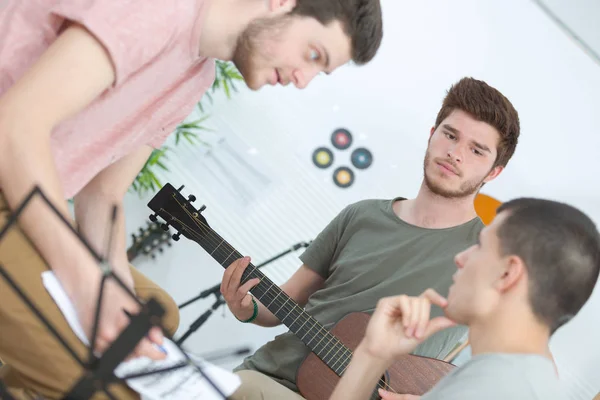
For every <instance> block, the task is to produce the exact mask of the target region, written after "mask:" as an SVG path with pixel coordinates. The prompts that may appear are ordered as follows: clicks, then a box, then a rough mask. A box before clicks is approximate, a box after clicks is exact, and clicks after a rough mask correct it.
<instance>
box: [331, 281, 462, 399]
mask: <svg viewBox="0 0 600 400" xmlns="http://www.w3.org/2000/svg"><path fill="white" fill-rule="evenodd" d="M447 303H448V302H447V300H446V299H445V298H444V297H442V296H441V295H440V294H438V293H437V292H435V291H434V290H433V289H428V290H426V291H425V292H423V293H422V294H421V295H420V296H418V297H409V296H406V295H400V296H393V297H387V298H383V299H381V300H379V302H378V303H377V307H376V309H375V311H374V313H373V316H372V317H371V319H370V321H369V325H368V326H367V330H366V332H365V337H364V338H363V340H362V341H361V343H360V344H359V345H358V347H357V349H356V351H355V352H354V355H353V357H352V361H351V362H350V365H349V366H348V369H347V370H346V372H345V373H344V375H343V376H342V379H341V380H340V382H339V383H338V385H337V386H336V388H335V390H334V392H333V394H332V396H331V399H330V400H342V399H344V400H364V399H368V398H370V396H371V393H372V390H374V388H375V386H376V383H377V381H378V380H379V379H380V378H381V376H382V374H383V373H384V371H385V370H386V368H388V367H389V366H390V365H391V364H392V363H393V362H394V361H395V360H396V359H397V358H399V357H400V356H402V355H405V354H409V353H410V352H411V351H413V350H414V349H415V348H416V347H417V346H418V345H419V344H420V343H422V342H423V341H425V340H426V339H427V338H428V337H430V336H431V335H433V334H434V333H436V332H438V331H440V330H442V329H445V328H449V327H451V326H454V325H455V323H454V322H453V321H451V320H450V319H448V318H446V317H443V316H442V317H436V318H433V319H430V311H431V306H432V304H433V305H437V306H439V307H441V308H442V309H443V308H445V307H446V306H447ZM380 395H385V397H383V396H382V397H383V398H384V399H386V400H388V399H389V400H401V399H402V400H406V399H411V400H413V399H418V396H412V395H402V394H393V393H380ZM403 396H404V397H403ZM407 396H408V397H407ZM411 396H412V397H411Z"/></svg>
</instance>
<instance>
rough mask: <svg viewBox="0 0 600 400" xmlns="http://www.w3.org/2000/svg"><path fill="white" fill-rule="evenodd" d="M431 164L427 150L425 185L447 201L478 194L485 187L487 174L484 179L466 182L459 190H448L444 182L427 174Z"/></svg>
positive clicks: (424, 173) (424, 174)
mask: <svg viewBox="0 0 600 400" xmlns="http://www.w3.org/2000/svg"><path fill="white" fill-rule="evenodd" d="M430 164H432V161H431V155H430V154H429V150H427V152H426V153H425V161H424V162H423V176H424V181H425V185H426V186H427V189H429V190H430V191H431V192H432V193H433V194H436V195H438V196H440V197H444V198H447V199H460V198H465V197H468V196H471V195H472V194H474V193H477V192H478V191H479V190H480V189H481V187H482V186H483V184H484V182H483V181H484V180H485V178H486V177H487V174H486V175H485V176H483V177H482V178H478V179H471V180H468V181H464V182H462V183H461V184H460V186H459V187H458V188H448V187H446V186H445V185H444V183H443V182H440V181H439V180H436V179H435V178H434V177H432V176H430V175H429V174H428V173H427V168H428V166H429V165H430Z"/></svg>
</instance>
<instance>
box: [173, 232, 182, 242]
mask: <svg viewBox="0 0 600 400" xmlns="http://www.w3.org/2000/svg"><path fill="white" fill-rule="evenodd" d="M179 236H181V233H180V232H177V233H174V234H173V236H171V237H172V238H173V240H174V241H178V240H179Z"/></svg>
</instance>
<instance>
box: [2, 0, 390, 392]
mask: <svg viewBox="0 0 600 400" xmlns="http://www.w3.org/2000/svg"><path fill="white" fill-rule="evenodd" d="M232 10H234V12H232ZM0 37H2V41H1V42H0V149H1V150H0V151H1V155H0V225H3V224H4V223H5V222H6V220H7V219H8V217H9V210H10V209H14V208H15V207H16V206H17V205H18V204H19V203H20V202H21V201H22V200H23V199H24V198H25V196H26V195H27V194H28V193H29V192H30V191H31V189H32V188H33V186H34V185H39V187H40V188H41V189H42V190H43V192H44V193H45V194H46V196H47V197H48V198H49V199H50V201H52V202H53V203H54V204H55V205H56V206H57V207H58V209H59V211H61V212H62V213H63V214H64V215H65V216H67V217H68V215H69V213H68V208H67V202H66V199H68V198H74V210H75V222H74V223H75V224H76V226H77V228H78V229H79V231H80V232H81V233H82V234H83V235H84V236H85V237H86V239H87V240H88V241H89V242H90V243H91V245H92V246H93V247H94V248H95V250H96V251H97V252H99V253H100V254H105V251H106V249H105V248H104V247H105V241H106V237H107V236H108V232H107V231H106V229H107V227H108V225H109V224H108V221H109V219H110V212H111V207H112V205H113V204H117V205H119V210H122V201H123V197H124V195H125V193H126V191H127V189H128V188H129V186H130V185H131V183H132V181H133V180H134V178H135V176H136V175H137V174H138V172H139V170H140V169H141V167H142V166H143V164H144V162H145V161H146V160H147V158H148V156H149V155H150V153H151V151H152V149H153V148H156V147H160V145H161V144H162V143H163V142H164V140H165V139H166V137H167V136H168V135H169V134H170V133H171V132H172V131H173V130H174V128H175V127H176V126H177V125H178V124H179V123H180V122H181V121H182V120H183V119H184V118H185V117H186V116H187V115H188V114H189V113H190V112H191V111H192V109H193V107H194V106H195V104H196V103H197V102H198V101H199V100H200V98H201V97H202V95H203V94H204V92H205V91H206V90H207V89H209V88H210V86H211V84H212V82H213V79H214V74H215V71H214V59H221V60H231V61H233V62H234V63H235V65H236V66H237V68H238V69H239V71H240V72H241V74H242V76H243V77H244V80H245V81H246V83H247V85H248V87H249V88H251V89H253V90H257V89H259V88H260V87H262V86H263V85H265V84H271V85H275V84H282V85H286V84H289V83H292V84H294V85H295V86H296V87H298V88H304V87H305V86H306V85H307V84H308V83H309V82H310V81H311V80H312V78H313V77H314V76H315V75H316V74H318V73H321V72H325V73H330V72H332V71H334V70H335V69H336V68H337V67H339V66H341V65H343V64H346V63H347V62H349V61H351V60H352V61H354V63H356V64H365V63H367V62H369V61H370V60H371V59H372V58H373V57H374V56H375V53H376V52H377V50H378V48H379V45H380V42H381V38H382V20H381V9H380V5H379V0H348V1H344V2H340V1H335V0H279V1H275V0H270V1H259V0H219V1H217V0H103V1H100V0H27V1H23V0H5V1H4V2H0ZM114 233H115V240H114V241H113V243H114V246H113V248H112V249H111V252H110V254H111V255H112V256H111V259H110V261H111V264H112V266H113V268H114V271H115V273H116V274H117V275H119V277H120V278H121V279H122V280H123V281H124V282H125V283H126V284H127V285H128V286H129V287H130V288H131V289H132V290H133V291H134V292H135V293H136V294H137V295H139V296H140V297H142V298H147V297H148V296H150V295H152V296H158V297H159V299H160V300H161V301H162V302H163V304H164V305H165V306H167V309H168V310H167V316H166V318H165V321H164V324H165V326H166V327H167V328H168V329H169V331H170V332H171V333H173V332H174V331H175V329H176V328H177V324H178V314H177V307H176V305H175V304H174V303H173V301H172V299H171V298H170V297H169V296H168V295H167V294H166V293H165V292H164V291H162V290H161V289H160V288H159V287H157V286H156V285H155V284H154V283H152V282H150V281H149V280H148V279H147V278H145V277H143V276H142V275H141V274H140V273H139V272H137V271H135V270H134V269H131V268H130V266H129V264H128V262H127V257H126V252H125V246H126V240H125V224H124V218H123V214H122V212H119V214H118V220H117V223H116V227H115V230H114ZM0 263H2V265H3V266H4V268H5V269H7V270H8V272H9V273H10V274H11V276H12V277H13V278H14V279H15V280H16V281H17V282H18V284H19V285H20V286H21V287H23V288H24V289H25V292H26V293H27V295H28V296H30V297H32V298H33V300H34V302H35V304H36V305H37V306H38V307H40V308H41V310H42V311H43V313H44V315H45V316H46V317H47V318H49V319H50V320H51V322H52V323H53V324H54V326H56V327H57V328H58V331H59V332H60V334H61V335H63V336H64V337H66V338H67V341H68V343H69V344H70V345H71V346H73V347H75V348H76V349H77V350H78V352H79V355H80V356H82V358H85V350H86V349H85V346H84V345H83V344H82V343H81V342H80V341H78V339H77V337H76V336H75V334H74V333H73V332H72V331H71V330H70V328H69V327H68V325H67V323H66V321H65V320H64V318H63V317H62V315H61V313H60V311H59V310H58V308H57V307H56V305H55V304H54V302H53V301H52V299H51V298H50V297H49V296H48V294H47V292H46V291H45V288H44V287H43V285H42V282H41V277H40V275H41V273H42V272H43V271H45V270H47V269H48V268H50V269H52V270H53V271H54V273H55V274H56V276H57V277H58V278H59V280H60V282H61V284H62V285H63V287H64V289H65V291H66V292H67V294H68V295H69V297H70V299H71V300H72V302H73V303H74V305H75V307H76V309H77V313H78V316H79V319H80V321H81V323H82V325H83V327H84V329H85V331H86V334H87V335H88V337H89V336H91V329H92V326H91V325H92V320H93V315H94V312H95V308H94V307H95V303H96V299H97V295H98V288H99V286H100V269H99V267H98V265H97V264H96V263H95V262H94V261H93V260H92V258H91V256H90V255H89V254H88V252H87V251H86V250H85V249H84V248H83V247H82V246H81V245H80V244H79V243H78V242H77V240H76V238H74V237H73V235H71V234H70V233H69V232H68V229H67V228H65V227H64V226H63V225H62V224H61V222H60V221H59V220H58V219H57V218H56V216H54V215H53V213H52V212H51V211H50V210H49V209H48V207H46V206H45V205H44V204H43V203H42V201H41V200H40V199H37V200H35V201H33V202H32V203H31V204H30V205H29V207H28V208H27V209H26V211H25V212H24V213H23V215H22V217H21V218H20V219H19V229H15V228H13V229H12V230H11V231H10V232H9V233H8V234H7V235H5V237H4V238H3V240H2V242H1V243H0ZM123 309H125V310H128V311H130V312H134V313H135V311H136V305H135V303H134V302H132V301H131V300H130V299H129V298H128V297H127V295H126V294H124V292H123V291H122V290H119V289H118V288H116V287H115V286H114V285H113V284H109V285H107V287H106V289H105V293H104V303H103V306H102V318H101V322H100V326H99V331H98V335H97V346H96V348H95V350H96V351H97V352H100V353H101V352H102V351H104V350H105V349H106V348H107V347H108V346H109V344H110V343H111V342H112V341H113V340H114V339H115V338H116V336H117V335H118V334H119V332H120V331H121V330H122V329H123V328H124V327H125V326H126V325H127V323H128V319H127V317H126V316H125V313H123ZM0 327H1V332H2V333H1V340H0V358H1V359H2V360H3V361H4V362H6V363H7V364H8V365H9V366H10V367H11V369H10V371H9V373H8V374H6V373H5V376H4V378H5V380H6V382H8V385H9V387H10V388H11V390H12V392H13V393H15V394H16V395H24V393H28V394H39V395H42V396H44V397H46V398H60V397H62V396H64V394H65V393H66V392H67V391H68V390H69V389H70V387H71V385H73V384H74V383H75V381H76V380H77V379H78V378H79V377H80V374H81V372H82V370H81V369H80V368H79V367H78V365H77V364H76V362H75V361H74V360H73V359H72V358H71V357H70V356H69V355H68V354H67V352H66V351H64V349H63V348H62V347H61V346H60V344H59V343H58V342H57V341H56V340H55V339H54V338H53V337H52V336H51V335H49V333H48V332H47V331H46V329H45V328H44V326H43V325H42V324H41V323H40V322H39V321H38V320H37V318H36V317H34V316H33V315H32V314H31V312H29V310H28V309H27V308H26V306H25V305H24V304H23V303H22V301H21V300H20V299H19V298H18V297H17V295H16V294H15V293H14V291H13V290H12V289H11V288H10V287H9V286H8V285H7V284H6V283H5V282H4V280H0ZM161 340H162V337H161V333H160V331H159V330H158V329H154V330H152V331H151V334H150V335H149V339H148V340H145V341H143V342H141V343H140V344H139V345H138V347H137V348H136V351H135V353H134V354H133V356H148V357H151V358H155V359H160V358H162V357H164V355H163V354H162V353H160V352H159V351H158V350H157V349H156V347H155V346H154V345H153V342H154V343H160V342H161ZM115 393H116V394H117V397H118V398H128V397H131V396H135V394H133V393H132V392H131V391H129V390H127V389H126V388H123V387H120V388H119V389H118V390H116V391H115Z"/></svg>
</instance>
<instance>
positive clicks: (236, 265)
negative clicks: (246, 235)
mask: <svg viewBox="0 0 600 400" xmlns="http://www.w3.org/2000/svg"><path fill="white" fill-rule="evenodd" d="M249 263H250V258H240V259H238V260H236V261H234V262H233V263H232V264H231V265H230V266H229V267H228V268H227V269H226V270H225V273H224V274H223V280H222V282H221V293H222V294H223V297H224V298H225V301H226V302H227V306H228V307H229V309H230V310H231V312H232V313H233V315H235V317H236V318H237V319H239V320H241V321H245V320H247V319H248V318H250V317H251V316H252V314H253V312H254V305H253V303H252V296H251V295H250V294H248V291H249V290H250V289H251V288H252V287H254V286H256V285H257V284H258V283H259V282H260V280H259V279H258V278H253V279H250V280H248V281H247V282H245V283H244V284H241V285H240V280H241V277H242V274H243V273H244V270H245V269H246V268H247V267H248V265H249ZM324 283H325V279H323V277H322V276H321V275H319V274H318V273H317V272H315V271H313V270H312V269H310V268H309V267H308V266H306V265H302V266H301V267H300V268H299V269H298V270H297V271H296V272H295V273H294V274H293V275H292V276H291V277H290V279H288V280H287V281H286V282H285V283H284V284H283V285H281V290H283V291H284V292H285V293H286V294H287V295H288V296H290V297H291V298H292V300H294V301H295V302H296V303H298V304H299V305H300V307H304V306H305V305H306V303H307V302H308V298H309V297H310V296H311V295H312V294H313V293H314V292H316V291H317V290H319V289H320V288H321V287H322V286H323V284H324ZM256 302H257V305H258V317H256V319H255V320H254V321H253V323H254V324H256V325H259V326H264V327H273V326H277V325H280V324H281V321H280V320H279V319H278V318H277V317H276V316H275V315H273V313H271V312H270V311H269V309H268V308H267V307H265V306H264V305H263V304H262V303H261V302H260V301H256Z"/></svg>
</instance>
